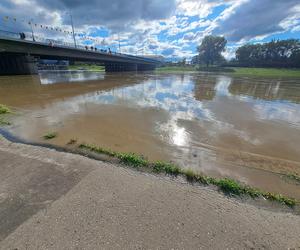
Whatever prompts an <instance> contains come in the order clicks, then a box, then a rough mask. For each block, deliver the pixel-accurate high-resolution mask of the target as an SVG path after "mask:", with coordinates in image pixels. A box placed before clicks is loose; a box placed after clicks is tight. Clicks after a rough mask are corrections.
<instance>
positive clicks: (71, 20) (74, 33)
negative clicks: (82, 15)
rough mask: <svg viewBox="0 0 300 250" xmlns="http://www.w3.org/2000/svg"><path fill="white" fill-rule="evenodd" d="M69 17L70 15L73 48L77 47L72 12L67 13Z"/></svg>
mask: <svg viewBox="0 0 300 250" xmlns="http://www.w3.org/2000/svg"><path fill="white" fill-rule="evenodd" d="M69 15H70V17H71V25H72V33H73V40H74V46H75V48H77V45H76V38H75V32H74V24H73V17H72V14H71V13H69Z"/></svg>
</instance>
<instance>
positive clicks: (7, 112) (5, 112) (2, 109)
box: [0, 104, 11, 115]
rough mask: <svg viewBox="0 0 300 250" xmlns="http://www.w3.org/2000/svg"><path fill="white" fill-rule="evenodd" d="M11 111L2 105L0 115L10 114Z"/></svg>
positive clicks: (0, 105)
mask: <svg viewBox="0 0 300 250" xmlns="http://www.w3.org/2000/svg"><path fill="white" fill-rule="evenodd" d="M10 113H11V110H10V109H9V108H8V107H6V106H5V105H3V104H0V115H5V114H10Z"/></svg>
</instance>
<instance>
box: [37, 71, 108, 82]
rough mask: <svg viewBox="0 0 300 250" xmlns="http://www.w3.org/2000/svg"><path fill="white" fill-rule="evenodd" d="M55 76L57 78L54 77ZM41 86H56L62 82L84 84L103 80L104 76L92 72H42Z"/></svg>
mask: <svg viewBox="0 0 300 250" xmlns="http://www.w3.org/2000/svg"><path fill="white" fill-rule="evenodd" d="M54 74H55V77H53V75H54ZM39 77H40V81H41V84H54V83H61V82H71V83H72V82H82V81H93V80H103V79H104V74H100V73H96V72H90V71H70V70H67V71H63V70H59V71H40V73H39Z"/></svg>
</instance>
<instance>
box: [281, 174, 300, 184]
mask: <svg viewBox="0 0 300 250" xmlns="http://www.w3.org/2000/svg"><path fill="white" fill-rule="evenodd" d="M284 177H286V178H288V179H290V180H293V181H296V182H298V183H300V177H299V176H298V175H297V174H292V173H289V174H285V175H284Z"/></svg>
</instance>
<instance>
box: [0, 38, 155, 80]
mask: <svg viewBox="0 0 300 250" xmlns="http://www.w3.org/2000/svg"><path fill="white" fill-rule="evenodd" d="M37 59H49V60H67V61H73V62H74V61H81V62H95V63H101V64H103V65H105V69H106V71H108V72H114V71H145V70H153V69H155V67H156V66H157V65H159V64H160V61H158V60H154V59H151V58H146V57H139V56H132V55H126V54H120V53H108V52H103V51H101V50H97V51H95V50H93V51H92V50H87V49H85V48H84V47H78V48H72V47H67V46H62V45H53V44H45V43H41V42H33V41H27V40H21V39H15V38H6V37H5V38H3V37H0V75H5V74H8V75H9V74H34V73H36V72H37V69H36V63H35V61H36V60H37Z"/></svg>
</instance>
